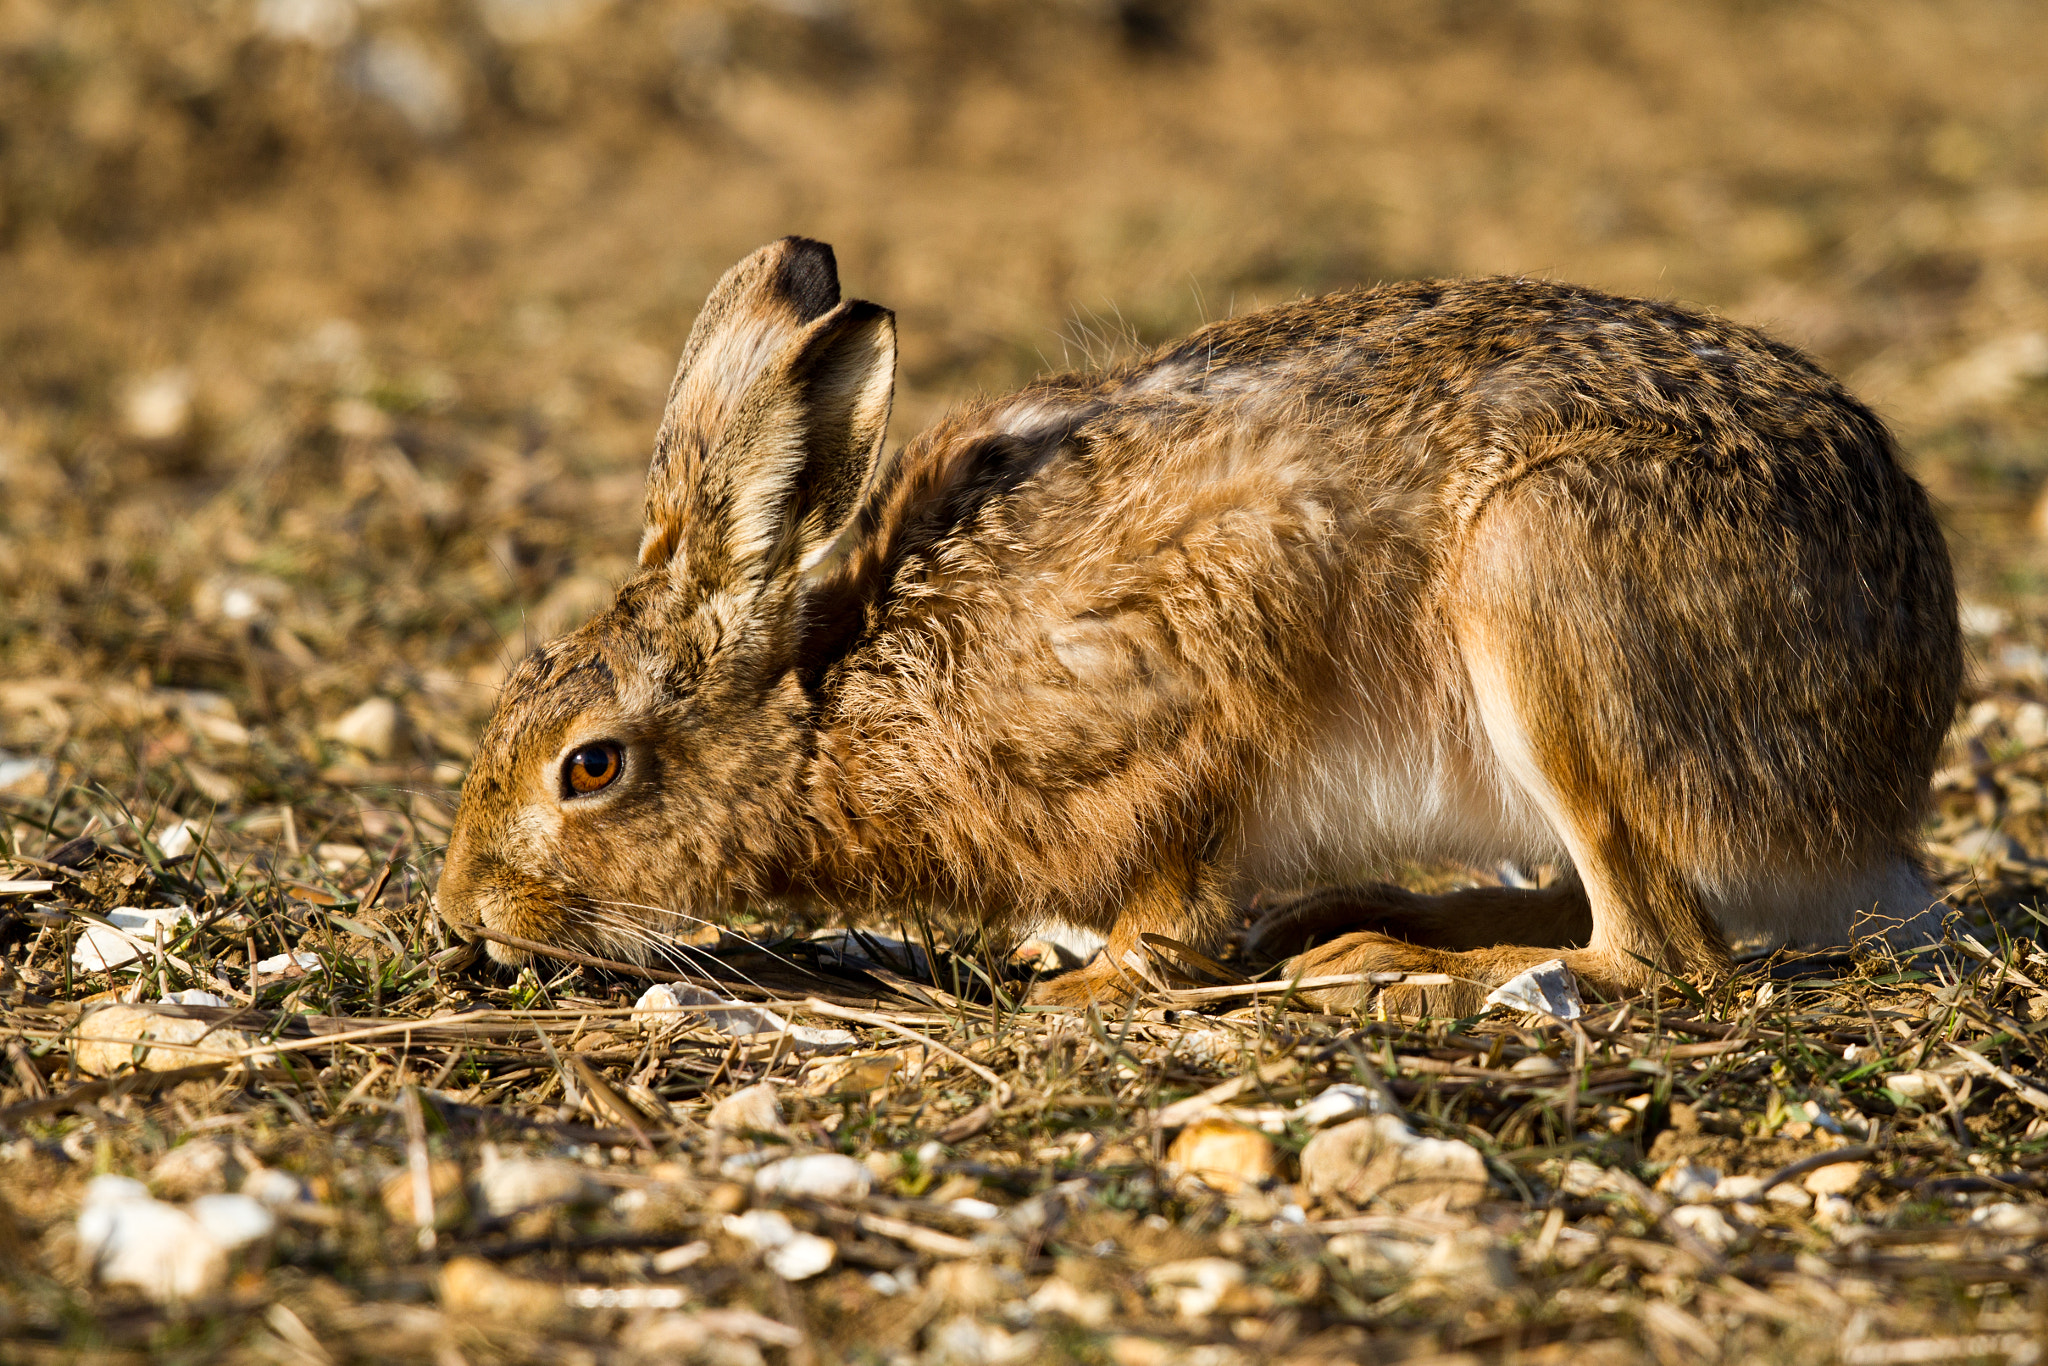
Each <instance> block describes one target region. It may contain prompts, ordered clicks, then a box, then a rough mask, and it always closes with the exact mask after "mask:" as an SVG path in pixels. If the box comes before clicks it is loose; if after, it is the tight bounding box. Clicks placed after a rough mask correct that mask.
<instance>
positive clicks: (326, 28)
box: [256, 0, 356, 47]
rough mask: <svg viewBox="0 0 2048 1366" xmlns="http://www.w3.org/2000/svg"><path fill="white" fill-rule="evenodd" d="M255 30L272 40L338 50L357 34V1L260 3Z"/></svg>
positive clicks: (277, 0) (276, 0)
mask: <svg viewBox="0 0 2048 1366" xmlns="http://www.w3.org/2000/svg"><path fill="white" fill-rule="evenodd" d="M256 27H257V28H258V29H259V30H261V31H262V32H263V33H265V34H268V35H269V36H270V37H272V38H283V39H288V40H292V41H297V42H301V43H310V44H312V45H313V46H314V47H335V46H338V45H339V44H341V43H344V42H346V41H347V40H348V38H349V35H351V34H353V33H354V32H355V31H356V7H355V0H257V3H256Z"/></svg>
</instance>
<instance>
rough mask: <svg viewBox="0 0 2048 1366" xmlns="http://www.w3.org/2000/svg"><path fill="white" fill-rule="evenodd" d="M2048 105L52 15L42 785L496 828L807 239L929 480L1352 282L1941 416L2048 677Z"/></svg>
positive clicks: (8, 42)
mask: <svg viewBox="0 0 2048 1366" xmlns="http://www.w3.org/2000/svg"><path fill="white" fill-rule="evenodd" d="M2043 72H2048V8H2044V7H2042V6H2041V5H2040V4H2038V3H2037V2H2035V0H1954V2H1953V3H1918V2H1915V0H1858V3H1835V2H1834V0H1786V2H1785V3H1773V2H1772V0H1695V3H1689V4H1685V5H1672V4H1666V3H1650V2H1647V0H1645V2H1643V3H1632V2H1629V0H1495V2H1492V3H1481V2H1480V0H1398V3H1395V2H1391V0H1390V2H1389V3H1360V2H1359V0H1232V2H1231V3H1224V0H858V2H857V0H710V2H699V3H678V2H674V0H662V2H659V3H657V2H656V0H0V747H4V754H0V791H6V792H12V793H13V794H15V795H16V796H17V797H20V798H23V799H27V798H30V797H41V798H45V802H44V804H42V805H39V806H38V807H37V809H38V810H41V811H47V810H48V809H49V808H48V805H47V803H48V802H49V801H55V800H57V794H59V793H60V792H61V791H62V790H64V789H65V788H66V786H67V784H69V783H71V782H73V781H75V780H78V779H80V778H82V777H90V778H92V779H94V780H96V781H98V782H101V783H104V784H106V785H107V786H108V789H109V790H111V791H119V792H122V793H125V794H126V799H127V800H130V801H133V802H138V803H141V804H160V805H163V806H166V807H168V808H169V809H173V810H182V811H185V812H188V813H192V812H203V811H205V810H207V809H210V808H211V807H212V805H213V804H215V803H219V804H223V810H224V811H226V812H230V813H232V812H245V813H246V812H255V811H258V810H259V809H261V808H263V806H264V804H265V803H276V804H279V810H281V811H284V812H289V810H290V807H291V804H292V803H295V802H305V801H312V802H314V803H315V805H318V804H319V802H320V801H326V802H328V808H327V809H328V811H329V815H328V817H327V818H326V823H325V826H324V827H323V828H324V829H326V830H327V832H328V834H327V837H328V843H327V845H325V846H323V847H326V848H332V849H336V850H339V851H341V852H340V853H338V854H337V855H336V857H337V858H344V857H345V856H346V854H347V851H348V850H350V849H356V850H357V852H358V853H359V852H360V846H362V845H366V844H374V843H376V842H377V840H378V839H379V837H380V830H381V829H382V828H383V827H382V826H380V825H379V822H383V821H385V820H386V817H385V816H383V815H380V814H379V811H380V810H381V808H380V807H379V804H378V802H376V801H371V800H368V799H360V803H359V799H358V797H357V796H355V795H350V794H355V793H360V792H363V791H366V790H367V791H373V792H374V791H377V790H380V789H379V788H378V784H385V785H386V788H385V789H383V790H386V791H387V792H389V793H396V794H398V795H396V796H394V797H391V798H390V799H389V800H388V801H385V802H384V805H385V806H391V805H393V804H394V803H395V804H396V806H398V807H401V808H405V812H406V814H407V815H409V816H411V817H412V818H415V819H417V820H418V821H419V822H420V823H421V825H422V826H423V827H424V832H423V833H424V834H426V835H429V836H430V835H431V834H432V833H433V832H434V831H435V830H436V829H438V828H442V827H443V826H444V825H445V817H446V805H447V793H448V785H449V784H450V783H451V782H453V781H454V780H455V779H456V778H457V777H458V776H459V772H460V764H461V761H462V759H463V758H464V756H465V755H466V753H467V750H468V744H469V737H470V736H471V735H472V734H473V733H474V729H475V727H476V726H477V724H478V722H479V720H480V718H481V716H482V715H483V714H484V713H485V712H486V711H487V709H488V707H489V704H490V700H491V696H492V689H493V688H494V686H495V684H496V683H497V681H498V679H499V678H500V677H501V674H502V670H503V668H504V666H505V662H506V661H507V659H508V658H514V657H516V655H517V654H518V652H519V650H520V649H521V648H522V647H523V646H524V644H525V643H526V642H527V641H528V640H530V639H533V638H536V637H540V636H545V635H547V634H550V633H552V632H554V631H557V630H559V629H561V628H563V627H564V626H567V625H570V624H573V623H574V622H575V621H576V620H577V619H578V618H579V617H580V616H581V615H582V614H583V613H584V612H586V611H588V610H589V609H590V608H592V607H593V606H595V605H597V604H599V603H600V602H602V601H603V600H605V597H606V595H607V591H608V588H609V585H610V584H611V583H612V582H613V581H614V580H615V579H616V578H617V577H618V576H620V575H621V574H623V573H624V572H625V571H626V569H627V568H628V566H629V564H630V557H631V555H632V552H633V548H634V545H635V541H636V537H637V533H638V527H637V504H638V498H639V492H640V479H641V473H642V469H643V466H644V461H645V457H646V453H647V451H648V449H649V446H650V443H651V439H652V434H653V431H654V427H655V424H656V421H657V419H658V416H659V410H660V404H661V400H662V397H663V393H664V390H665V387H666V384H667V381H668V378H669V374H670V370H671V367H672V366H673V363H674V358H675V355H676V353H677V351H678V349H679V348H680V346H681V344H682V340H683V337H684V335H685V334H686V332H687V330H688V328H689V325H690V322H691V319H692V317H693V315H694V312H695V310H696V308H697V306H698V305H699V304H700V303H701V301H702V299H703V297H704V294H705V292H706V290H707V289H708V288H709V287H710V285H711V284H712V282H713V281H714V280H715V279H716V278H717V276H718V275H719V273H720V272H722V271H723V270H724V269H725V268H726V267H727V266H728V265H730V264H731V263H732V262H733V261H734V260H736V259H737V258H738V257H740V256H741V255H742V254H744V253H745V252H747V251H748V250H750V249H752V248H753V247H755V246H757V245H759V244H760V243H762V242H764V241H766V240H768V239H770V238H773V237H776V236H779V235H781V234H784V233H789V232H800V233H805V234H809V235H812V236H816V237H820V238H823V239H825V240H827V241H829V242H832V243H833V244H834V245H835V246H836V248H837V250H838V254H839V261H840V265H841V271H842V274H843V277H844V280H845V284H846V288H847V290H848V292H849V293H850V294H857V295H861V296H864V297H868V298H872V299H875V300H877V301H880V302H882V303H885V304H887V305H889V306H891V307H893V308H895V309H896V310H897V311H898V314H899V319H900V327H901V332H902V345H903V372H902V390H901V395H900V399H899V404H898V408H897V419H896V426H895V429H894V434H893V435H894V438H895V439H896V440H898V441H900V440H902V439H904V438H906V437H907V436H909V435H910V434H912V433H914V432H915V431H916V430H917V429H918V428H920V427H921V426H923V425H925V424H926V423H928V422H929V421H930V420H931V418H932V417H933V416H934V415H935V414H936V413H937V412H938V411H939V410H940V409H941V408H942V407H943V406H944V405H945V404H946V403H948V402H949V401H951V400H954V399H956V398H958V397H960V396H962V395H964V394H968V393H971V392H974V391H977V390H984V389H1000V388H1002V387H1004V386H1009V385H1013V384H1016V383H1018V382H1020V381H1022V380H1024V379H1026V378H1027V377H1029V376H1030V375H1032V374H1033V373H1035V372H1037V371H1039V370H1041V369H1045V368H1048V367H1055V366H1066V365H1071V364H1077V363H1081V362H1083V361H1086V360H1088V359H1090V358H1094V359H1100V358H1102V357H1104V356H1106V355H1109V354H1112V353H1115V352H1117V351H1119V350H1121V349H1126V348H1128V347H1130V346H1132V345H1136V344H1142V343H1151V342H1155V341H1159V340H1163V339H1165V338H1168V337H1171V336H1173V335H1175V334H1177V333H1180V332H1182V331H1184V330H1186V329H1188V328H1190V327H1192V326H1195V325H1197V324H1199V323H1200V322H1202V321H1203V320H1205V319H1210V318H1216V317H1221V316H1224V315H1227V314H1231V313H1236V312H1242V311H1245V310H1248V309H1251V308H1254V307H1257V306H1259V305H1261V304H1265V303H1271V302H1276V301H1280V300H1284V299H1288V298H1292V297H1294V296H1296V295H1299V294H1302V293H1305V292H1314V291H1320V290H1326V289H1332V288H1337V287H1342V286H1349V285H1354V284H1369V283H1372V282H1375V281H1382V280H1393V279H1400V278H1405V277H1411V276H1419V275H1431V274H1468V273H1482V272H1524V273H1532V274H1538V275H1545V276H1555V277H1561V278H1568V279H1572V280H1577V281H1583V282H1586V283H1589V284H1593V285H1597V286H1602V287H1605V288H1608V289H1612V290H1618V291H1624V292H1631V293H1643V294H1652V295H1658V296H1666V297H1673V298H1678V299H1683V300H1689V301H1693V302H1696V303H1702V304H1706V305H1709V306H1711V307H1712V308H1714V309H1717V310H1719V311H1721V312H1722V313H1725V314H1727V315H1729V316H1731V317H1734V318H1737V319H1739V320H1742V321H1745V322H1753V323H1759V324H1762V325H1765V326H1767V327H1769V328H1771V329H1774V330H1775V331H1776V332H1777V333H1779V334H1780V335H1782V336H1784V337H1786V338H1788V339H1790V340H1792V341H1794V342H1796V343H1798V344H1799V345H1801V346H1804V347H1806V348H1809V349H1810V350H1812V351H1813V352H1814V353H1816V354H1817V355H1818V356H1819V357H1820V358H1821V359H1822V360H1823V361H1824V362H1825V363H1827V364H1828V365H1830V366H1831V367H1833V368H1835V369H1836V370H1837V371H1839V372H1840V373H1841V374H1842V375H1843V376H1844V377H1845V378H1846V379H1847V380H1848V381H1849V383H1850V384H1851V385H1852V386H1853V387H1854V388H1855V389H1856V390H1857V391H1859V392H1860V393H1861V394H1862V395H1863V396H1864V397H1866V398H1867V399H1869V400H1871V401H1872V402H1873V403H1874V404H1876V405H1877V407H1878V408H1879V409H1880V410H1881V411H1882V412H1883V413H1884V414H1885V415H1886V416H1887V417H1888V418H1889V419H1890V420H1891V421H1892V422H1893V423H1894V424H1896V426H1897V427H1898V429H1899V430H1900V432H1901V433H1902V435H1903V436H1904V438H1905V440H1906V441H1907V443H1908V445H1909V447H1910V449H1911V451H1912V453H1913V457H1914V459H1915V461H1916V464H1917V468H1918V469H1919V471H1920V473H1921V475H1922V477H1923V478H1925V479H1926V480H1927V481H1928V482H1929V484H1930V485H1931V487H1932V488H1933V489H1934V490H1935V492H1936V494H1937V496H1938V497H1939V499H1940V500H1941V502H1942V505H1943V508H1944V512H1945V515H1946V517H1947V518H1948V520H1949V524H1950V526H1951V529H1952V531H1953V533H1954V536H1955V543H1956V547H1957V553H1958V557H1959V560H1960V563H1961V565H1962V567H1963V571H1964V575H1965V582H1966V586H1967V589H1968V595H1969V597H1970V599H1971V604H1972V605H1971V609H1970V612H1971V617H1970V619H1971V623H1972V625H1973V628H1974V629H1976V630H1977V631H1978V632H1980V633H1989V634H1991V635H1993V636H1994V637H1996V638H1997V639H1999V640H2001V641H2004V642H2005V644H2004V645H2001V646H1999V647H1998V648H2002V649H2006V650H2007V651H2008V652H2009V651H2010V650H2012V649H2028V648H2031V647H2030V646H2026V645H2025V644H2024V640H2025V638H2027V637H2028V636H2029V634H2030V633H2032V632H2034V625H2033V623H2034V620H2035V618H2034V615H2033V614H2034V612H2035V610H2036V609H2037V608H2038V607H2039V606H2041V605H2042V604H2043V603H2044V602H2048V553H2044V552H2043V550H2042V549H2041V548H2040V546H2041V545H2043V544H2048V543H2044V542H2041V541H2040V540H2039V538H2038V536H2037V531H2036V524H2037V523H2038V522H2042V520H2043V519H2041V518H2038V517H2036V515H2035V503H2036V500H2037V497H2038V495H2039V491H2040V486H2041V484H2042V481H2043V479H2044V477H2048V81H2044V80H2043V79H2042V73H2043ZM2032 658H2033V659H2034V660H2035V661H2040V660H2041V658H2042V657H2041V656H2040V654H2039V653H2038V652H2036V653H2035V654H2034V655H2033V657H2032ZM2022 662H2023V663H2024V662H2025V661H2024V659H2023V660H2022ZM2030 667H2031V666H2030ZM2022 672H2024V671H2022ZM2037 672H2039V670H2037ZM2044 715H2048V714H2044ZM366 785H367V787H366ZM321 794H326V795H325V796H324V797H323V796H322V795H321ZM406 794H410V795H406ZM408 803H409V804H410V805H408ZM23 809H25V808H23ZM282 819H283V820H284V821H285V833H286V834H287V835H288V836H290V837H291V838H292V839H293V840H294V842H296V840H297V838H298V835H297V833H296V827H295V826H294V825H293V824H292V823H291V818H290V817H289V815H285V816H283V817H282ZM300 819H302V820H303V819H304V817H301V818H300ZM307 838H308V839H309V840H310V839H312V838H313V837H312V836H311V835H308V836H307ZM294 851H295V852H296V848H295V850H294Z"/></svg>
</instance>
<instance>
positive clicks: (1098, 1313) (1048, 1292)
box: [1024, 1276, 1116, 1328]
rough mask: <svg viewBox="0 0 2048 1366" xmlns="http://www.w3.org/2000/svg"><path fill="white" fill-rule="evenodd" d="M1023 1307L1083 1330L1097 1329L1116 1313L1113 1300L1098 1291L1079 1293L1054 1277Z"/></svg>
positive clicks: (1067, 1282) (1064, 1281)
mask: <svg viewBox="0 0 2048 1366" xmlns="http://www.w3.org/2000/svg"><path fill="white" fill-rule="evenodd" d="M1024 1303H1025V1306H1026V1307H1027V1308H1029V1309H1030V1310H1031V1312H1032V1313H1034V1314H1058V1315H1059V1316H1060V1317H1062V1318H1068V1319H1072V1320H1073V1321H1074V1322H1075V1323H1078V1324H1080V1325H1081V1326H1082V1327H1083V1328H1100V1327H1102V1326H1103V1325H1104V1324H1106V1323H1108V1322H1109V1320H1110V1318H1111V1317H1112V1316H1113V1315H1114V1314H1115V1313H1116V1301H1115V1300H1113V1299H1111V1298H1110V1297H1109V1296H1108V1295H1107V1294H1105V1293H1103V1292H1102V1291H1100V1290H1083V1289H1082V1288H1081V1287H1080V1286H1078V1285H1075V1284H1074V1283H1073V1282H1072V1281H1069V1280H1064V1279H1062V1278H1061V1277H1058V1276H1054V1277H1052V1278H1051V1279H1050V1280H1048V1281H1046V1283H1045V1284H1044V1285H1041V1286H1039V1287H1038V1289H1037V1291H1036V1292H1035V1293H1034V1294H1033V1295H1032V1296H1031V1298H1030V1299H1028V1300H1026V1301H1025V1302H1024Z"/></svg>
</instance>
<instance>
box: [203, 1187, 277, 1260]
mask: <svg viewBox="0 0 2048 1366" xmlns="http://www.w3.org/2000/svg"><path fill="white" fill-rule="evenodd" d="M187 1212H188V1213H190V1214H191V1216H192V1217H193V1218H194V1219H196V1220H198V1221H199V1226H200V1227H201V1228H203V1229H205V1230H206V1231H207V1233H208V1234H210V1235H211V1236H212V1238H213V1240H214V1241H215V1242H216V1243H218V1244H220V1245H221V1247H223V1248H225V1249H227V1250H228V1251H229V1252H233V1251H235V1250H236V1249H238V1248H242V1247H247V1246H248V1245H249V1244H250V1243H254V1242H260V1241H261V1240H263V1239H265V1238H268V1237H269V1236H270V1235H271V1234H272V1233H274V1232H276V1231H277V1216H276V1215H275V1214H273V1213H271V1211H270V1206H268V1205H266V1204H264V1203H263V1202H262V1201H260V1200H253V1199H251V1198H250V1197H249V1196H247V1195H246V1194H245V1195H202V1196H200V1197H199V1198H198V1199H197V1200H194V1201H193V1202H192V1203H191V1205H189V1206H188V1207H187Z"/></svg>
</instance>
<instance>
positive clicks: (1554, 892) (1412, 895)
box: [1244, 878, 1593, 962]
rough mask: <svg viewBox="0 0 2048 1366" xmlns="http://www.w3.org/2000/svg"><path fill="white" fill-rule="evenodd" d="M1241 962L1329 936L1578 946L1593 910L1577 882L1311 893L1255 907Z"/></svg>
mask: <svg viewBox="0 0 2048 1366" xmlns="http://www.w3.org/2000/svg"><path fill="white" fill-rule="evenodd" d="M1263 909H1264V914H1263V915H1261V916H1260V918H1259V920H1258V923H1257V924H1255V925H1253V926H1252V927H1251V929H1250V930H1249V931H1247V932H1246V934H1245V942H1244V949H1245V956H1246V957H1248V958H1251V959H1253V960H1255V961H1260V962H1273V961H1275V960H1277V959H1281V958H1285V957H1287V956H1288V955H1290V954H1294V953H1300V952H1302V951H1303V950H1305V949H1307V948H1309V947H1310V946H1312V945H1314V944H1315V943H1317V942H1319V941H1321V940H1324V939H1328V938H1330V937H1331V936H1332V935H1336V934H1342V933H1349V932H1353V931H1360V930H1370V931H1373V932H1376V933H1378V934H1383V935H1386V936H1388V937H1390V938H1394V939H1400V940H1405V941H1406V942H1408V943H1410V944H1415V945H1418V946H1420V947H1423V948H1431V949H1486V948H1492V947H1494V946H1495V945H1498V944H1538V945H1541V944H1547V945H1550V946H1551V947H1553V948H1564V947H1565V946H1567V945H1578V944H1584V943H1585V942H1586V941H1587V940H1588V939H1589V938H1591V937H1592V933H1593V910H1592V907H1591V905H1590V904H1589V903H1588V902H1587V900H1586V890H1585V888H1584V887H1582V886H1580V885H1579V882H1578V879H1577V878H1566V879H1565V880H1563V881H1562V882H1559V883H1556V884H1554V885H1552V886H1549V887H1544V888H1540V889H1524V888H1515V887H1466V888H1461V889H1460V890H1458V891H1455V892H1445V893H1442V894H1440V895H1436V896H1428V895H1424V894H1423V893H1420V892H1411V891H1409V890H1408V889H1407V888H1405V887H1396V886H1393V885H1392V884H1390V883H1384V882H1371V883H1363V884H1359V885H1354V886H1343V887H1319V888H1317V889H1316V890H1314V891H1312V892H1306V893H1303V894H1302V895H1300V896H1296V897H1292V898H1290V899H1288V900H1286V901H1282V902H1278V903H1274V904H1271V905H1268V906H1266V907H1264V908H1263Z"/></svg>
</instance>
